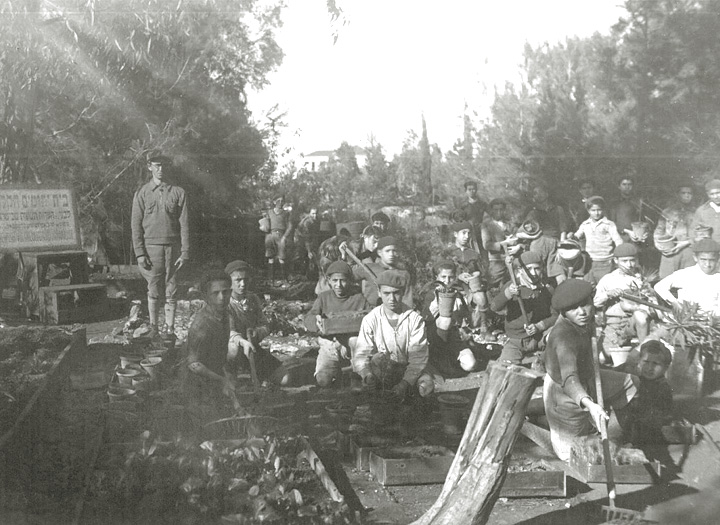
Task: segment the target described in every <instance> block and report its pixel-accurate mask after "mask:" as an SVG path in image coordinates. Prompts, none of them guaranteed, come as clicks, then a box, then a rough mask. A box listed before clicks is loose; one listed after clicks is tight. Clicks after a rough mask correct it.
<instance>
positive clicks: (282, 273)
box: [278, 262, 287, 283]
mask: <svg viewBox="0 0 720 525" xmlns="http://www.w3.org/2000/svg"><path fill="white" fill-rule="evenodd" d="M279 270H280V275H279V276H278V277H279V278H280V280H281V281H282V282H283V283H285V281H286V279H287V276H286V274H285V263H284V262H281V263H280V268H279Z"/></svg>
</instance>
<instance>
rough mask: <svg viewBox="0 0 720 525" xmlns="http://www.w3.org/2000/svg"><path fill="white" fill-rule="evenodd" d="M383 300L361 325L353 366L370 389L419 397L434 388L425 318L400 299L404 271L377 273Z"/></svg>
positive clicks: (404, 282) (426, 394)
mask: <svg viewBox="0 0 720 525" xmlns="http://www.w3.org/2000/svg"><path fill="white" fill-rule="evenodd" d="M376 282H377V287H378V290H379V294H380V298H381V300H382V304H381V305H380V306H376V307H375V308H373V310H372V311H371V312H370V313H369V314H367V315H366V316H365V318H364V319H363V321H362V325H361V326H360V333H359V334H358V342H357V346H356V348H355V355H354V357H353V368H354V369H355V371H356V372H357V373H358V374H360V377H361V378H362V380H363V384H364V385H365V386H366V387H368V388H371V389H376V388H377V389H379V388H383V389H388V390H392V392H394V393H395V394H396V395H397V396H398V399H399V400H402V399H403V398H404V397H405V396H406V395H407V394H408V393H410V390H411V389H413V390H417V392H418V393H419V394H420V396H422V397H426V396H428V395H430V394H431V393H432V392H433V390H434V389H435V384H434V382H433V378H432V375H431V374H430V373H429V372H428V371H427V370H426V367H427V366H428V357H429V356H428V343H427V336H426V332H425V322H424V321H423V319H422V317H421V316H420V314H419V313H417V312H416V311H415V310H412V309H411V308H410V307H409V306H407V305H406V304H404V303H403V301H402V298H403V295H404V294H405V288H406V287H407V286H408V283H407V278H406V275H405V273H403V272H401V271H398V270H387V271H385V272H383V273H381V274H380V275H379V276H378V277H377V281H376Z"/></svg>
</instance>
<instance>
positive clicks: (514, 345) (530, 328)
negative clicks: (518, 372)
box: [490, 252, 557, 365]
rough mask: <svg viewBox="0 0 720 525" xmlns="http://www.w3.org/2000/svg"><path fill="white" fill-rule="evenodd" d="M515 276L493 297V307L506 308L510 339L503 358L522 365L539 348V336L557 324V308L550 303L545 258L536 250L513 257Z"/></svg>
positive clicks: (550, 293)
mask: <svg viewBox="0 0 720 525" xmlns="http://www.w3.org/2000/svg"><path fill="white" fill-rule="evenodd" d="M514 270H515V279H514V280H511V281H508V282H507V283H505V285H504V286H503V288H502V291H501V292H500V293H498V294H497V295H496V296H495V297H493V300H492V302H491V303H490V308H492V310H493V311H494V312H497V313H500V312H503V311H505V312H506V313H505V333H506V334H507V336H508V340H507V342H506V343H505V346H504V347H503V350H502V354H500V359H501V360H503V361H508V362H510V363H513V364H516V365H519V364H523V363H524V362H525V363H530V362H531V359H532V358H534V356H535V355H536V354H537V353H538V352H539V350H540V340H541V339H542V336H543V334H544V332H545V331H546V330H548V329H549V328H550V327H551V326H553V325H554V324H555V320H556V319H557V312H554V311H553V310H552V308H551V306H550V301H551V298H552V289H551V288H550V287H549V286H548V284H547V283H546V281H545V278H544V276H543V270H542V259H541V257H540V255H539V254H537V253H535V252H523V253H522V254H521V255H520V258H519V259H515V261H514Z"/></svg>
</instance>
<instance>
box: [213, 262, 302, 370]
mask: <svg viewBox="0 0 720 525" xmlns="http://www.w3.org/2000/svg"><path fill="white" fill-rule="evenodd" d="M225 273H226V274H227V275H229V276H230V282H231V287H232V294H231V295H230V302H229V304H228V312H229V314H230V340H229V342H228V362H229V363H231V364H232V365H234V366H240V367H241V368H243V369H245V370H248V369H249V368H250V361H249V359H250V358H254V359H255V366H256V368H257V375H258V379H259V380H260V381H272V382H275V383H281V384H285V383H287V381H288V379H287V378H285V377H284V369H281V363H280V361H278V360H277V359H276V358H275V357H274V356H273V355H271V354H270V352H269V351H268V350H267V349H265V348H263V347H262V346H260V342H261V341H262V340H263V339H265V337H267V335H268V334H269V332H270V330H269V328H268V320H267V318H266V317H265V314H264V313H263V310H262V301H261V300H260V298H259V297H258V296H257V295H256V294H254V293H252V292H251V291H250V287H251V284H252V268H251V267H250V265H249V264H248V263H246V262H245V261H240V260H237V261H232V262H231V263H228V265H227V266H226V267H225Z"/></svg>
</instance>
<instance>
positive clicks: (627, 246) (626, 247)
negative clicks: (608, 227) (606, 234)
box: [613, 242, 638, 257]
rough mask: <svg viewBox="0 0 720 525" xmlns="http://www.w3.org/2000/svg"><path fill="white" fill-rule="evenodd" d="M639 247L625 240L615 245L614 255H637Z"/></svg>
mask: <svg viewBox="0 0 720 525" xmlns="http://www.w3.org/2000/svg"><path fill="white" fill-rule="evenodd" d="M637 254H638V249H637V246H635V245H634V244H633V243H631V242H624V243H622V244H618V245H617V246H615V249H614V250H613V256H614V257H637Z"/></svg>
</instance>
